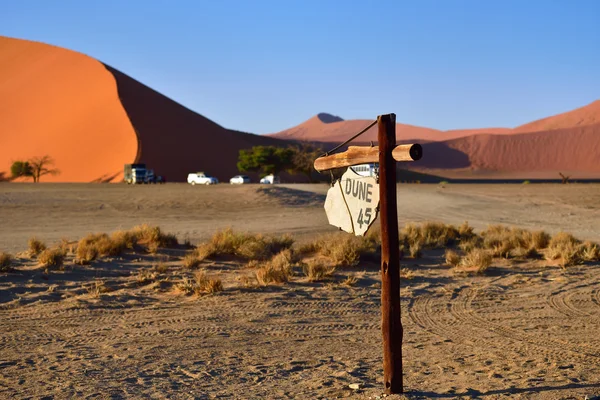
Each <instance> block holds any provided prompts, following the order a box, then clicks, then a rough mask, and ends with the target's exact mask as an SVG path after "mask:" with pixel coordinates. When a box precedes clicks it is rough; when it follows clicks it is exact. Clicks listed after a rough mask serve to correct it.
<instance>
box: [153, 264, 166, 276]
mask: <svg viewBox="0 0 600 400" xmlns="http://www.w3.org/2000/svg"><path fill="white" fill-rule="evenodd" d="M154 270H155V271H156V272H158V273H159V274H164V273H166V272H167V271H168V270H169V266H168V265H167V264H164V263H158V264H156V265H155V266H154Z"/></svg>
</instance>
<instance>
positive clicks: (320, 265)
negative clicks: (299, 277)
mask: <svg viewBox="0 0 600 400" xmlns="http://www.w3.org/2000/svg"><path fill="white" fill-rule="evenodd" d="M335 270H336V268H335V266H332V265H329V264H327V263H325V262H324V261H323V260H319V259H312V260H308V262H306V263H304V264H303V265H302V271H303V272H304V275H306V277H307V278H308V281H309V282H318V281H322V280H323V279H325V278H327V277H329V276H331V275H333V274H334V273H335Z"/></svg>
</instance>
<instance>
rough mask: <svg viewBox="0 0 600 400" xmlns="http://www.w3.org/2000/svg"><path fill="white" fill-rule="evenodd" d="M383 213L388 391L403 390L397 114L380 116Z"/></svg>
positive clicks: (385, 375) (383, 317) (383, 306)
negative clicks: (396, 152) (397, 193)
mask: <svg viewBox="0 0 600 400" xmlns="http://www.w3.org/2000/svg"><path fill="white" fill-rule="evenodd" d="M377 128H378V135H377V138H378V140H379V198H380V216H381V330H382V333H383V382H384V385H385V393H387V394H394V393H402V392H403V391H404V385H403V381H402V335H403V330H402V323H401V321H400V248H399V247H400V246H399V240H398V211H397V203H396V161H395V160H394V158H393V157H392V150H393V149H394V147H395V146H396V114H387V115H380V116H378V117H377Z"/></svg>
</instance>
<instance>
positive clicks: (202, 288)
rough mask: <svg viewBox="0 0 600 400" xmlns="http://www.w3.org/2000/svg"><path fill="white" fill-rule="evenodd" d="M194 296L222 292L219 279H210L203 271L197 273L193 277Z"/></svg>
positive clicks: (221, 284)
mask: <svg viewBox="0 0 600 400" xmlns="http://www.w3.org/2000/svg"><path fill="white" fill-rule="evenodd" d="M194 281H195V282H194V283H195V285H194V294H196V295H200V294H205V293H216V292H221V291H222V290H223V283H222V282H221V280H220V279H216V278H211V277H209V276H207V275H206V273H205V272H204V271H198V272H197V273H196V274H195V275H194Z"/></svg>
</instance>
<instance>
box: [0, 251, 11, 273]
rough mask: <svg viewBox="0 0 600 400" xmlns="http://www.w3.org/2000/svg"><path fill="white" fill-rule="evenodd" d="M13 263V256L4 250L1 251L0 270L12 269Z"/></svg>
mask: <svg viewBox="0 0 600 400" xmlns="http://www.w3.org/2000/svg"><path fill="white" fill-rule="evenodd" d="M12 263H13V257H12V256H11V255H10V254H8V253H5V252H4V251H0V272H8V271H10V270H11V266H12Z"/></svg>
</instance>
